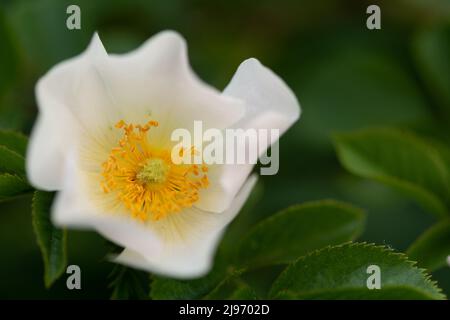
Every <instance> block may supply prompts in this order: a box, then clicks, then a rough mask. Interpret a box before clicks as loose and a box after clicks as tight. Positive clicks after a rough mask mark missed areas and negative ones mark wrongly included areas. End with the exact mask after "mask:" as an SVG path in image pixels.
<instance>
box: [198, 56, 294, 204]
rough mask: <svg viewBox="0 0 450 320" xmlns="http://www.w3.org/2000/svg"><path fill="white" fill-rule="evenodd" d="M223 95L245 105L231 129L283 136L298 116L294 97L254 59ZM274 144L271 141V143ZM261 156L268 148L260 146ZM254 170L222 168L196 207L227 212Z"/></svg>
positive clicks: (275, 76) (241, 69) (238, 72)
mask: <svg viewBox="0 0 450 320" xmlns="http://www.w3.org/2000/svg"><path fill="white" fill-rule="evenodd" d="M223 94H224V95H228V96H232V97H235V98H239V99H242V100H243V101H244V102H245V107H246V112H245V115H244V117H243V118H242V119H241V120H240V121H239V122H237V123H236V124H234V125H233V128H241V129H278V130H279V133H280V135H281V134H283V133H284V132H285V131H286V130H287V129H288V128H289V127H290V126H291V125H292V124H293V123H294V122H295V121H297V120H298V118H299V116H300V106H299V104H298V101H297V99H296V97H295V95H294V93H293V92H292V91H291V90H290V89H289V88H288V86H287V85H286V84H285V83H284V82H283V81H282V80H281V79H280V78H279V77H278V76H277V75H275V74H274V73H273V72H272V71H271V70H269V69H268V68H266V67H264V66H263V65H262V64H261V63H260V62H259V61H258V60H256V59H248V60H245V61H244V62H242V63H241V65H240V66H239V68H238V70H237V71H236V73H235V75H234V76H233V78H232V80H231V82H230V83H229V84H228V86H227V87H226V88H225V90H224V92H223ZM273 142H275V141H272V143H273ZM260 146H261V147H262V148H261V150H259V151H260V153H259V155H261V154H262V153H263V152H264V151H265V150H266V148H267V147H268V145H267V144H266V145H264V144H261V145H260ZM252 169H253V165H245V164H244V165H225V166H222V167H221V168H220V170H218V172H216V173H215V174H214V175H212V176H211V177H210V181H211V185H214V187H213V188H211V189H206V190H204V191H202V197H201V198H200V201H199V203H198V204H197V206H198V207H199V208H201V209H204V210H209V211H214V212H220V211H221V210H223V209H224V208H226V207H227V206H228V205H229V204H230V202H231V201H232V199H233V198H234V196H235V195H236V192H237V191H238V190H239V188H240V187H241V186H242V184H243V183H244V181H245V180H246V179H247V177H248V175H249V174H250V172H251V171H252Z"/></svg>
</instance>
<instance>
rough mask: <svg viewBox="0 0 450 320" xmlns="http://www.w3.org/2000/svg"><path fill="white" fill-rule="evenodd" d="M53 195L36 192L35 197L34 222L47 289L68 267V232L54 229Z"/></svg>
mask: <svg viewBox="0 0 450 320" xmlns="http://www.w3.org/2000/svg"><path fill="white" fill-rule="evenodd" d="M53 195H54V194H53V193H50V192H43V191H36V192H35V193H34V197H33V214H32V222H33V228H34V232H35V234H36V238H37V242H38V245H39V248H40V250H41V253H42V259H43V260H44V269H45V274H44V282H45V285H46V287H47V288H48V287H50V286H51V285H52V284H53V282H54V281H55V280H57V279H58V278H59V277H60V276H61V274H62V273H63V272H64V271H65V268H66V265H67V250H66V242H67V234H66V230H62V229H58V228H56V227H54V226H53V224H52V222H51V220H50V207H51V205H52V202H53Z"/></svg>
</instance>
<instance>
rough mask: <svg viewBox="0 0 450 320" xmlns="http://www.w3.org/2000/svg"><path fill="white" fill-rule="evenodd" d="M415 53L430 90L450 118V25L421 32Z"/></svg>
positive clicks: (414, 43)
mask: <svg viewBox="0 0 450 320" xmlns="http://www.w3.org/2000/svg"><path fill="white" fill-rule="evenodd" d="M413 53H414V57H415V60H416V63H417V66H418V69H419V71H420V72H421V74H422V76H423V78H424V80H425V83H426V84H427V85H428V88H429V90H430V91H431V93H432V94H433V95H434V97H435V98H436V101H437V102H438V103H439V105H440V106H441V108H442V111H443V113H444V114H446V115H447V116H449V117H450V90H449V88H450V58H449V57H450V25H445V26H437V27H433V28H432V29H425V30H422V31H421V32H419V33H418V34H417V35H416V37H415V38H414V42H413Z"/></svg>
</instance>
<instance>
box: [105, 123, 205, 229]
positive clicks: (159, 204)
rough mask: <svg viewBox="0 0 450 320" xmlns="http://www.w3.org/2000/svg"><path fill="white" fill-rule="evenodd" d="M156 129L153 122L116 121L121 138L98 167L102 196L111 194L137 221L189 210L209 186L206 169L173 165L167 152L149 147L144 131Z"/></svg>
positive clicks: (152, 145)
mask: <svg viewBox="0 0 450 320" xmlns="http://www.w3.org/2000/svg"><path fill="white" fill-rule="evenodd" d="M156 126H158V123H157V122H156V121H149V122H148V123H147V124H145V125H144V126H142V125H133V124H127V123H125V122H124V121H123V120H121V121H119V122H118V123H117V124H116V128H118V129H122V130H123V132H124V133H123V136H122V138H121V139H120V140H119V143H118V146H117V147H115V148H113V149H112V150H111V152H110V154H109V156H108V159H107V160H106V161H105V162H103V164H102V168H103V171H102V177H103V179H102V181H101V187H102V188H103V191H104V193H108V194H109V193H111V194H113V195H114V199H115V200H116V201H117V204H119V205H120V204H121V205H123V206H125V208H127V209H128V211H129V212H130V214H131V216H132V217H133V218H137V219H139V220H141V221H147V220H148V219H152V220H159V219H161V218H164V217H165V216H167V215H169V214H172V213H177V212H181V211H182V210H183V209H184V208H189V207H192V205H193V204H194V203H195V202H197V201H198V199H199V191H200V189H202V188H207V187H208V184H209V182H208V176H207V171H208V168H207V166H206V165H204V164H202V165H195V164H190V165H187V164H175V163H173V162H172V159H171V150H170V148H169V149H160V148H156V147H155V146H154V144H152V143H151V141H150V139H149V132H148V131H149V130H150V128H151V127H156ZM182 151H183V150H182ZM191 152H195V150H193V149H192V150H191Z"/></svg>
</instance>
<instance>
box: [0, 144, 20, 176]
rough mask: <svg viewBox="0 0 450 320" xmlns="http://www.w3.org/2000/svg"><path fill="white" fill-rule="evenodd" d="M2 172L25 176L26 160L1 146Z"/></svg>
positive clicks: (0, 164) (0, 168) (0, 162)
mask: <svg viewBox="0 0 450 320" xmlns="http://www.w3.org/2000/svg"><path fill="white" fill-rule="evenodd" d="M0 170H1V171H6V172H9V173H16V174H20V175H25V158H24V157H23V156H22V155H20V154H18V153H17V152H15V151H12V150H10V149H8V148H6V147H5V146H2V145H0Z"/></svg>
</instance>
